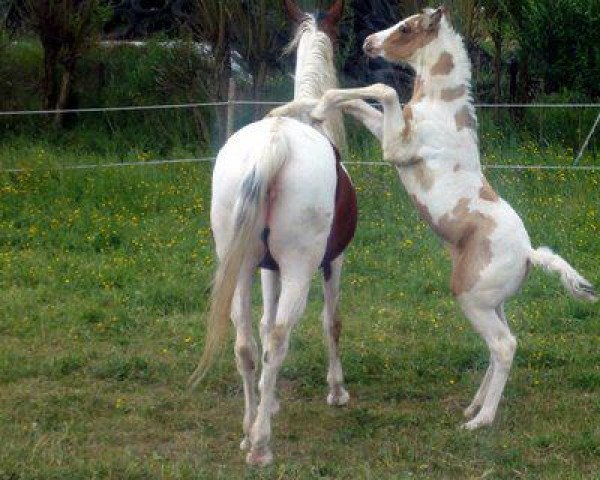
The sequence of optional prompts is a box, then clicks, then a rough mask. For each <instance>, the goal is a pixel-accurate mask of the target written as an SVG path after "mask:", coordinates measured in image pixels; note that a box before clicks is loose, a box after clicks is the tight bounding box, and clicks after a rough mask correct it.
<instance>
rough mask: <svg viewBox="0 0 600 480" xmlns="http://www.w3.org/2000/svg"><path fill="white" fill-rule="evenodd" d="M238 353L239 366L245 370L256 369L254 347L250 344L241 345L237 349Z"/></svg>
mask: <svg viewBox="0 0 600 480" xmlns="http://www.w3.org/2000/svg"><path fill="white" fill-rule="evenodd" d="M236 353H237V357H236V359H237V361H238V362H239V366H240V367H241V368H242V369H243V370H246V371H248V370H254V368H255V367H256V365H255V363H254V355H253V354H252V349H251V348H250V347H249V346H247V345H243V346H241V347H239V348H238V349H236Z"/></svg>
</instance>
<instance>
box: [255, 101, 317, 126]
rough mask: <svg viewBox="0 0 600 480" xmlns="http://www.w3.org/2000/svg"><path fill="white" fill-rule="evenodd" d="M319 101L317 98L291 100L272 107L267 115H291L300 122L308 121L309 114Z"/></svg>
mask: <svg viewBox="0 0 600 480" xmlns="http://www.w3.org/2000/svg"><path fill="white" fill-rule="evenodd" d="M318 102H319V101H318V100H317V99H312V98H311V99H303V100H292V101H291V102H288V103H286V104H285V105H281V106H279V107H276V108H274V109H272V110H271V111H270V112H269V113H267V117H292V118H296V119H298V120H300V121H302V122H305V123H310V117H309V114H310V112H311V111H312V109H313V108H315V106H316V105H317V103H318Z"/></svg>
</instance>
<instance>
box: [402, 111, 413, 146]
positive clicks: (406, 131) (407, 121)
mask: <svg viewBox="0 0 600 480" xmlns="http://www.w3.org/2000/svg"><path fill="white" fill-rule="evenodd" d="M402 116H403V117H404V128H403V129H402V139H403V140H404V141H405V142H407V141H408V139H409V137H410V130H411V128H410V127H411V125H412V120H413V111H412V107H411V106H410V105H406V106H405V107H404V108H403V109H402Z"/></svg>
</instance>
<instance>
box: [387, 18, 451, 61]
mask: <svg viewBox="0 0 600 480" xmlns="http://www.w3.org/2000/svg"><path fill="white" fill-rule="evenodd" d="M438 31H439V25H436V26H435V27H433V28H428V27H427V25H426V23H425V21H424V18H423V16H421V15H419V16H417V17H414V18H411V19H409V20H407V21H406V22H405V23H404V24H403V25H401V26H400V27H399V28H397V29H396V30H394V31H393V32H392V33H391V34H390V35H388V37H387V38H386V39H385V40H384V42H383V51H384V52H385V55H386V57H387V58H390V59H393V60H407V59H409V58H411V57H412V56H413V55H414V54H415V53H416V52H417V50H420V49H421V48H423V47H424V46H426V45H428V44H429V43H431V42H432V41H433V40H435V39H436V38H437V36H438Z"/></svg>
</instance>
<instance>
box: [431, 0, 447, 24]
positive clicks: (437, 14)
mask: <svg viewBox="0 0 600 480" xmlns="http://www.w3.org/2000/svg"><path fill="white" fill-rule="evenodd" d="M447 11H448V10H447V9H446V7H445V6H444V5H442V6H441V7H439V8H437V9H436V10H434V11H433V13H431V14H430V15H429V18H428V22H427V28H428V29H429V30H433V29H435V28H437V26H438V25H439V24H440V22H441V20H442V17H443V16H444V15H446V13H447Z"/></svg>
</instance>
